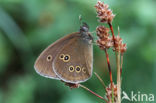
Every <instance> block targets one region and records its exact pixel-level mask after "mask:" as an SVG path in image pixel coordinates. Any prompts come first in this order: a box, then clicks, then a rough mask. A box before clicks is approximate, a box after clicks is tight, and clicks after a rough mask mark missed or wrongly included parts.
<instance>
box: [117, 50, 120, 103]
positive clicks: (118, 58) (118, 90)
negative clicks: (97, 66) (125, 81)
mask: <svg viewBox="0 0 156 103" xmlns="http://www.w3.org/2000/svg"><path fill="white" fill-rule="evenodd" d="M120 70H121V68H120V47H119V52H118V54H117V97H118V99H117V101H118V102H117V103H121V71H120Z"/></svg>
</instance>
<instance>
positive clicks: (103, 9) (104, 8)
mask: <svg viewBox="0 0 156 103" xmlns="http://www.w3.org/2000/svg"><path fill="white" fill-rule="evenodd" d="M108 7H109V6H108V5H107V4H104V3H103V2H101V1H98V2H97V4H96V5H95V8H96V12H97V15H98V17H99V18H100V22H107V23H111V22H112V20H113V18H114V17H115V15H114V14H113V13H112V11H111V10H110V9H108Z"/></svg>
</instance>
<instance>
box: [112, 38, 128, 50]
mask: <svg viewBox="0 0 156 103" xmlns="http://www.w3.org/2000/svg"><path fill="white" fill-rule="evenodd" d="M114 39H115V40H114V41H115V43H114V51H116V52H119V51H120V52H121V53H124V52H125V51H126V50H127V45H126V43H123V41H122V38H121V37H120V36H119V35H117V36H116V37H115V38H114Z"/></svg>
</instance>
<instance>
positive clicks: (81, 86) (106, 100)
mask: <svg viewBox="0 0 156 103" xmlns="http://www.w3.org/2000/svg"><path fill="white" fill-rule="evenodd" d="M79 86H80V87H82V88H84V89H85V90H87V91H89V92H90V93H92V94H94V95H95V96H97V97H99V98H100V99H102V100H104V101H105V102H106V103H108V101H107V100H106V99H105V98H103V97H102V96H100V95H98V94H97V93H95V92H93V91H92V90H90V89H89V88H87V87H85V86H84V85H81V84H79Z"/></svg>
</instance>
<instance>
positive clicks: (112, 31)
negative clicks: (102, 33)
mask: <svg viewBox="0 0 156 103" xmlns="http://www.w3.org/2000/svg"><path fill="white" fill-rule="evenodd" d="M108 25H109V27H110V30H111V33H112V36H113V41H114V44H115V35H114V30H113V26H112V24H111V23H108Z"/></svg>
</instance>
